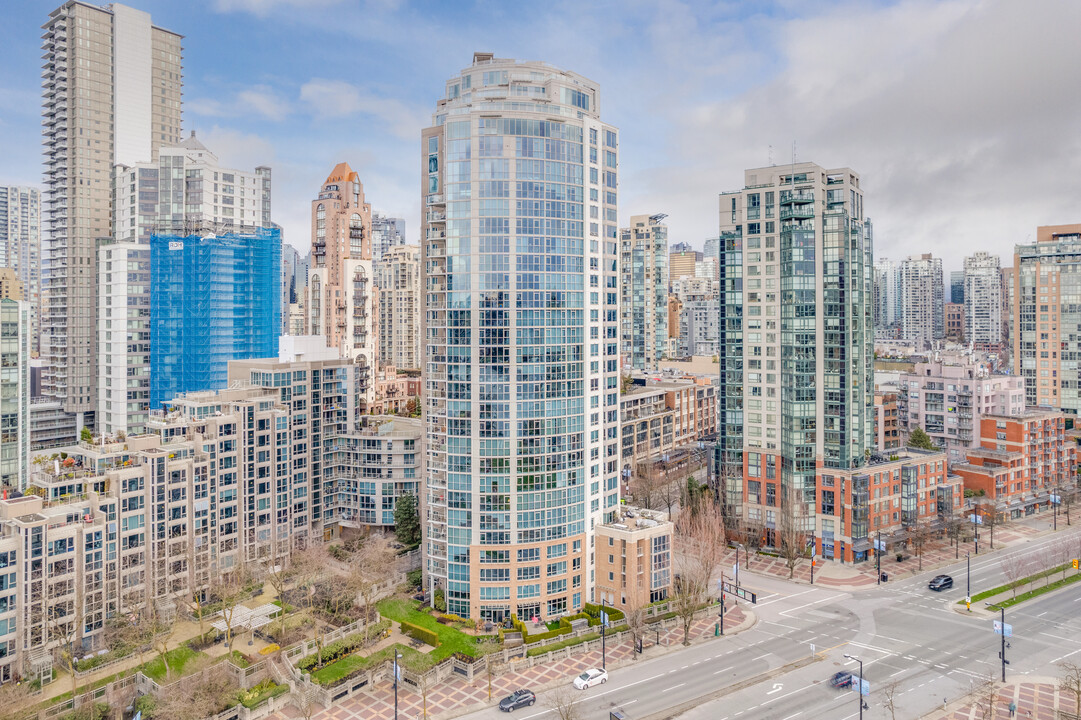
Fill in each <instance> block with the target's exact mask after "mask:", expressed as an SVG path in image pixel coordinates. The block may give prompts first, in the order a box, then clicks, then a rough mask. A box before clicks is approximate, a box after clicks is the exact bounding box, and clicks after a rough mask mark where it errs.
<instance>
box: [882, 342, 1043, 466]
mask: <svg viewBox="0 0 1081 720" xmlns="http://www.w3.org/2000/svg"><path fill="white" fill-rule="evenodd" d="M1023 384H1024V383H1023V382H1022V380H1021V378H1020V377H1018V376H1016V375H993V374H991V373H990V372H989V370H988V368H987V367H986V366H985V365H984V364H982V363H973V362H965V363H957V364H950V363H944V362H939V361H935V362H921V363H916V365H915V368H914V369H913V371H912V372H910V373H903V374H901V376H900V379H899V380H898V385H899V387H900V390H901V392H899V393H898V398H897V407H898V410H899V413H898V417H899V419H900V426H901V430H902V431H903V432H904V435H905V436H908V435H910V434H911V433H912V432H913V431H914V430H915V429H916V428H922V429H923V431H924V432H926V433H927V434H928V436H930V438H931V441H932V442H933V443H934V444H935V445H936V446H937V447H939V448H942V449H943V450H945V451H946V452H947V454H948V459H949V461H950V462H951V463H957V462H964V461H965V453H966V452H967V450H968V449H969V448H973V447H976V446H977V445H978V444H979V442H980V418H981V417H983V416H984V415H989V414H999V415H1003V414H1004V415H1013V414H1017V413H1021V412H1024V410H1025V393H1024V387H1023Z"/></svg>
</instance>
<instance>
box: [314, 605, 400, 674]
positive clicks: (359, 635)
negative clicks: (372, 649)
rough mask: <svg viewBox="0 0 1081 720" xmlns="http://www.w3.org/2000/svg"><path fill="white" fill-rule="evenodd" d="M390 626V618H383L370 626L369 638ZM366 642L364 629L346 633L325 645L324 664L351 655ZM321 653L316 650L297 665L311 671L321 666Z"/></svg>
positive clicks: (376, 635)
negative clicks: (349, 633) (339, 638)
mask: <svg viewBox="0 0 1081 720" xmlns="http://www.w3.org/2000/svg"><path fill="white" fill-rule="evenodd" d="M389 627H390V620H387V619H385V618H384V619H383V620H380V621H379V622H377V623H375V624H374V625H372V626H370V627H369V628H368V639H373V638H376V637H379V633H381V632H383V631H384V630H386V629H387V628H389ZM363 644H364V631H361V632H355V633H353V634H351V635H346V636H345V637H343V638H342V639H341V640H335V641H334V642H332V643H328V644H326V645H324V646H323V652H322V664H323V665H328V664H330V663H332V662H334V661H335V660H337V659H339V658H341V657H344V656H346V655H349V654H350V653H352V652H353V651H354V650H356V649H357V648H359V647H361V646H362V645H363ZM319 658H320V653H318V652H314V653H312V654H311V655H306V656H304V657H302V658H301V659H300V660H299V661H297V667H298V668H299V669H300V670H303V671H304V672H311V671H312V669H313V668H316V667H317V666H319V663H320V660H319Z"/></svg>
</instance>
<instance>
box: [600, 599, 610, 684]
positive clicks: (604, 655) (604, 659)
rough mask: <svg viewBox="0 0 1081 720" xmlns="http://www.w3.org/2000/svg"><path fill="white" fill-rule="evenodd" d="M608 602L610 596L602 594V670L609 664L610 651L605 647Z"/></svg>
mask: <svg viewBox="0 0 1081 720" xmlns="http://www.w3.org/2000/svg"><path fill="white" fill-rule="evenodd" d="M607 603H608V598H606V597H604V596H603V595H602V596H601V670H607V669H608V665H607V662H608V652H607V650H606V648H605V642H604V638H605V634H604V626H605V625H607V624H608V613H607V612H605V608H606V607H608V605H607Z"/></svg>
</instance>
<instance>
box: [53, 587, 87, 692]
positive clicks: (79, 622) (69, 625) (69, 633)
mask: <svg viewBox="0 0 1081 720" xmlns="http://www.w3.org/2000/svg"><path fill="white" fill-rule="evenodd" d="M46 613H47V615H46V621H47V622H46V631H47V632H48V634H49V640H50V641H51V642H53V643H56V648H55V650H54V651H53V656H54V657H55V658H56V660H57V662H59V663H60V667H62V668H63V669H64V670H66V671H67V672H68V673H70V674H71V698H72V703H73V707H74V703H75V702H76V700H77V698H78V696H79V678H78V677H77V676H76V675H75V652H76V643H77V642H78V641H79V640H80V637H81V635H80V631H81V630H82V627H83V613H82V602H81V594H78V593H77V594H76V598H75V600H66V601H62V602H58V603H55V604H53V605H51V606H49V608H48V610H47V611H46Z"/></svg>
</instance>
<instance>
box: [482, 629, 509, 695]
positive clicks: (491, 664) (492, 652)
mask: <svg viewBox="0 0 1081 720" xmlns="http://www.w3.org/2000/svg"><path fill="white" fill-rule="evenodd" d="M502 650H503V646H502V645H500V644H499V641H498V639H496V640H482V641H479V642H478V643H477V655H476V657H477V659H478V660H479V659H480V658H484V673H485V675H487V676H488V700H491V699H492V678H493V677H495V656H496V655H497V654H498V653H500V652H502Z"/></svg>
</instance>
